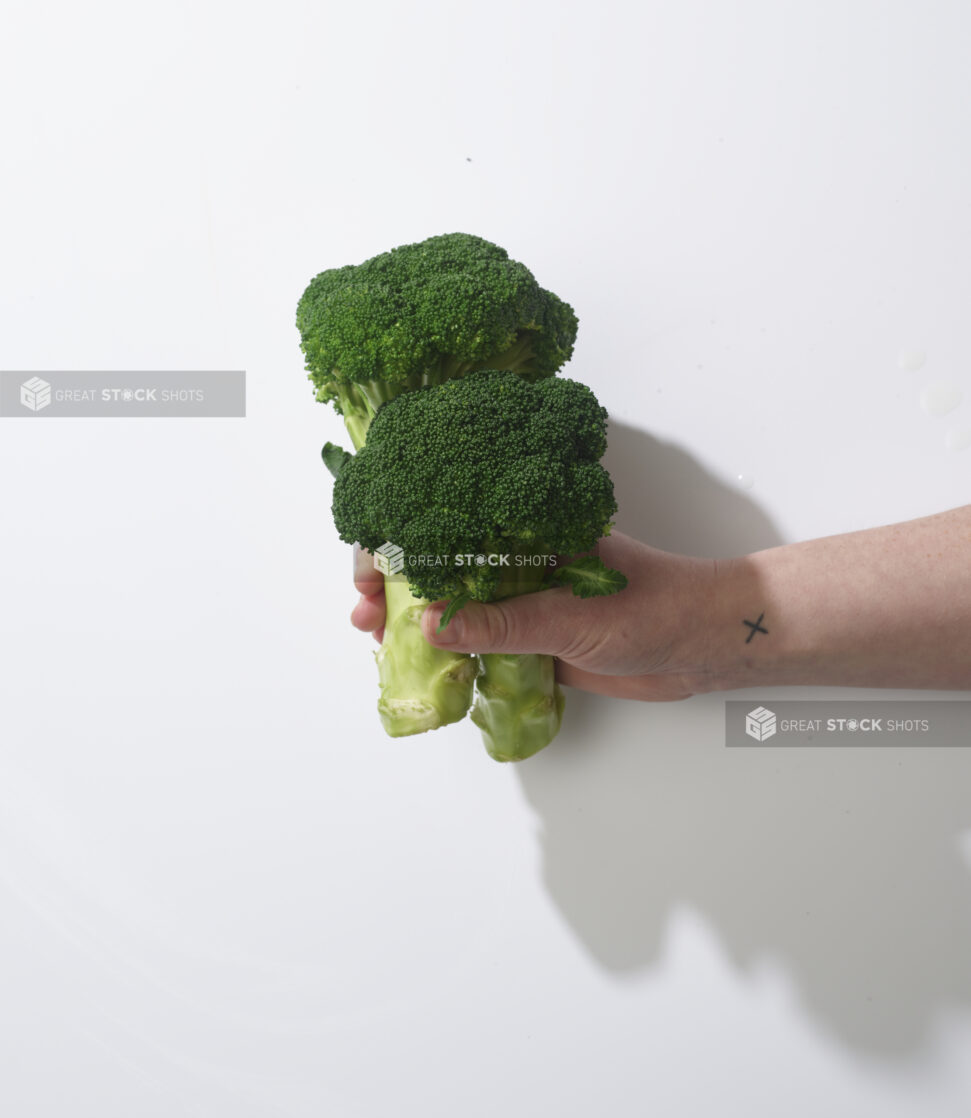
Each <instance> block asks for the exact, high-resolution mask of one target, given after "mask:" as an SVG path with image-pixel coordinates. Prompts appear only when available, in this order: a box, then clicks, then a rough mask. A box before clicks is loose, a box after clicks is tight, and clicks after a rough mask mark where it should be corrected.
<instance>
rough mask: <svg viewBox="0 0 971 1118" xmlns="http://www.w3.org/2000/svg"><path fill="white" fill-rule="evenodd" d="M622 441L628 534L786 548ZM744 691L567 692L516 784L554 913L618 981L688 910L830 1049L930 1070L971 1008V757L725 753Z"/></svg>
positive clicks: (673, 463) (671, 453) (719, 487)
mask: <svg viewBox="0 0 971 1118" xmlns="http://www.w3.org/2000/svg"><path fill="white" fill-rule="evenodd" d="M611 439H612V444H611V451H610V457H609V459H608V466H609V468H610V470H611V472H612V474H613V475H614V478H615V482H616V485H617V490H618V496H619V500H620V503H621V508H622V510H623V514H622V516H621V518H620V520H619V527H621V528H622V529H624V530H625V531H628V532H630V533H631V534H633V535H636V536H638V537H640V538H642V539H646V540H648V541H650V542H651V543H654V544H657V545H659V546H661V547H664V548H667V549H670V550H678V551H684V552H689V553H694V554H701V555H730V554H731V555H733V554H740V553H743V552H746V551H751V550H753V549H757V548H761V547H766V546H771V545H772V544H773V543H777V542H781V541H780V540H779V537H778V534H777V532H776V530H775V529H774V527H773V525H772V523H771V522H770V521H769V519H768V518H767V517H766V516H765V515H764V514H763V513H762V512H761V511H760V510H759V508H758V507H757V505H755V503H754V502H753V501H752V500H751V499H750V498H749V497H748V496H747V495H745V494H743V493H741V492H739V491H734V490H731V489H729V488H727V487H726V486H725V485H723V484H722V483H721V482H720V481H718V480H717V479H715V478H713V477H712V476H710V475H709V474H708V473H707V472H706V471H705V470H704V469H703V468H702V467H701V466H700V465H699V464H698V463H697V462H695V461H694V460H693V459H692V458H691V457H690V456H689V455H687V454H686V453H685V452H683V451H681V450H679V449H677V448H675V447H672V446H667V445H664V444H662V443H660V442H658V441H657V440H655V439H653V438H651V437H650V436H648V435H645V434H643V433H641V432H638V431H635V430H633V429H631V428H626V427H622V426H620V425H617V424H614V425H613V428H612V431H611ZM645 479H649V480H647V481H645ZM784 693H785V695H786V697H810V696H811V697H814V698H826V697H834V698H835V697H838V698H841V699H846V698H848V697H854V696H858V695H869V694H872V692H864V691H856V690H854V691H850V690H844V689H839V688H827V689H821V688H820V689H812V690H811V689H791V688H790V689H786V690H785V692H784ZM740 694H749V695H751V696H753V697H755V696H756V693H755V692H748V693H739V692H735V693H732V694H730V695H726V694H722V695H708V696H700V697H696V698H693V699H690V700H687V701H686V702H683V703H674V704H641V703H633V702H619V701H614V700H608V699H604V698H602V697H599V696H593V695H587V694H583V693H580V692H577V691H573V690H570V691H568V693H567V710H568V715H567V718H566V720H565V723H564V729H563V731H562V733H561V734H560V736H559V738H558V739H557V743H556V745H555V746H554V747H553V748H551V749H549V750H547V751H545V752H544V753H543V754H540V755H539V756H538V757H536V758H534V759H532V760H531V761H530V762H528V763H526V764H523V765H521V766H519V767H518V769H517V772H518V773H519V776H520V779H521V781H522V785H523V789H524V791H525V793H526V795H527V797H528V799H529V801H530V802H531V804H532V806H533V807H534V808H535V810H536V811H537V813H538V815H539V817H540V820H541V824H542V831H541V838H540V841H541V846H542V853H543V866H544V877H545V880H546V884H547V887H548V888H549V890H550V893H551V895H552V898H553V900H554V902H555V903H556V905H557V906H558V908H559V910H560V911H561V912H562V914H563V916H564V918H565V919H566V920H567V921H568V923H569V924H570V926H571V927H572V929H573V930H574V932H575V934H576V935H577V936H578V937H579V939H580V941H581V942H582V944H583V945H584V946H585V948H586V949H587V951H588V952H589V953H590V955H591V956H592V957H593V958H594V959H595V960H596V961H597V962H598V963H599V964H600V965H601V966H602V967H603V968H605V969H606V970H607V971H608V972H613V973H615V974H617V975H619V976H622V975H626V974H632V973H635V972H640V971H647V970H650V969H654V968H658V967H660V966H661V965H662V960H663V955H664V947H665V942H664V941H665V934H666V925H667V922H668V919H669V916H670V914H671V913H672V911H673V910H674V909H675V908H680V907H683V906H685V905H688V906H690V907H693V908H695V909H696V910H697V911H698V912H699V913H700V914H701V915H702V917H703V918H705V919H707V920H708V921H709V922H710V924H711V926H712V928H713V930H714V931H715V933H716V935H717V936H718V937H719V939H720V941H721V943H722V944H723V945H724V948H725V951H726V954H727V955H728V956H729V957H730V958H731V959H732V960H733V961H734V962H735V964H736V965H737V966H738V967H740V968H745V969H746V970H748V971H750V972H751V971H753V970H754V969H755V968H757V967H758V966H759V965H760V963H764V962H766V961H769V960H771V961H773V962H776V963H778V964H781V965H782V966H784V967H785V968H786V969H787V970H788V971H789V973H790V974H791V977H792V981H793V984H794V986H795V988H796V989H797V990H798V992H799V995H800V997H801V998H802V1000H803V1003H804V1005H805V1006H806V1009H807V1011H808V1013H809V1014H810V1015H811V1017H812V1018H813V1019H814V1020H815V1021H816V1023H817V1026H818V1027H821V1028H822V1029H823V1030H824V1031H825V1032H826V1033H827V1034H829V1035H831V1036H834V1037H836V1038H838V1039H840V1040H842V1042H843V1043H845V1044H846V1045H847V1046H849V1047H850V1048H851V1049H854V1050H857V1051H859V1052H860V1053H861V1054H872V1055H874V1056H877V1057H884V1058H890V1059H895V1058H896V1059H899V1058H903V1057H905V1056H908V1055H916V1054H917V1053H918V1052H919V1051H920V1050H922V1049H924V1048H925V1047H926V1046H927V1045H929V1043H930V1041H931V1038H932V1029H933V1025H934V1022H935V1018H936V1017H937V1015H938V1013H939V1012H941V1011H944V1012H946V1011H948V1010H961V1011H967V1010H968V1009H969V1007H971V951H969V950H968V944H969V943H971V880H969V873H968V866H967V864H966V862H965V861H964V860H963V858H962V855H961V851H960V839H961V835H962V832H964V831H966V830H967V829H968V828H969V827H971V753H969V751H968V750H966V749H961V748H955V749H947V748H944V749H940V748H939V749H933V750H928V751H920V750H915V749H907V748H891V747H884V748H869V749H867V748H859V749H852V750H846V749H826V748H820V749H818V750H813V749H805V748H803V749H787V750H782V749H776V750H773V749H752V750H743V749H733V750H728V749H726V748H725V746H724V702H725V699H726V698H738V697H739V695H740ZM772 694H774V695H775V696H776V697H781V696H782V695H783V691H782V690H778V689H777V690H774V691H773V692H772ZM902 694H904V693H901V692H897V693H895V697H900V696H901V695H902ZM906 694H908V695H915V694H916V693H913V692H908V693H906ZM933 695H937V697H943V695H942V694H937V693H925V694H924V695H923V696H922V697H925V698H927V697H933ZM883 697H886V693H883ZM949 697H952V698H953V697H955V696H954V695H953V693H952V694H951V695H950V696H949Z"/></svg>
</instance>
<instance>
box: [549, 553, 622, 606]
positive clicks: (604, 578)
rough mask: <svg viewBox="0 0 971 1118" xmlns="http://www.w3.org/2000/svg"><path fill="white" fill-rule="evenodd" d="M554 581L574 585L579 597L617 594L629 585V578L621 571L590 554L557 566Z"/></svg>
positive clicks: (574, 591) (553, 575)
mask: <svg viewBox="0 0 971 1118" xmlns="http://www.w3.org/2000/svg"><path fill="white" fill-rule="evenodd" d="M552 579H553V581H554V582H558V583H560V584H561V585H568V586H572V587H573V593H574V594H576V595H577V597H579V598H596V597H598V596H599V595H601V594H616V593H617V591H618V590H623V589H624V587H625V586H626V585H627V578H626V576H625V575H622V574H621V573H620V571H615V570H612V569H611V568H610V567H608V566H607V565H606V564H605V563H604V561H603V560H602V559H598V558H597V557H596V556H595V555H588V556H586V557H585V558H583V559H574V560H573V562H572V563H567V564H566V566H563V567H557V568H556V570H555V571H554V572H553V574H552Z"/></svg>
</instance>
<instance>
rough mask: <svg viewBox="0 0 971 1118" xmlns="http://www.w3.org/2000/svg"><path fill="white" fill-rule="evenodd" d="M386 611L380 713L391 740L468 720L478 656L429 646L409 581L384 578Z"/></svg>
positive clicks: (378, 654) (380, 659)
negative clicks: (465, 718) (476, 657)
mask: <svg viewBox="0 0 971 1118" xmlns="http://www.w3.org/2000/svg"><path fill="white" fill-rule="evenodd" d="M384 595H385V603H386V607H387V613H386V618H385V626H384V640H383V641H382V642H381V647H380V648H379V649H378V651H377V652H376V653H375V660H376V661H377V665H378V681H379V684H380V688H381V690H380V698H379V699H378V713H379V714H380V716H381V724H382V726H384V729H385V732H386V733H388V734H389V735H390V736H391V737H393V738H398V737H404V736H405V735H407V734H420V733H424V732H425V731H426V730H436V729H438V727H439V726H445V725H448V723H450V722H458V721H460V720H461V719H462V718H464V717H465V715H466V712H467V711H468V709H469V705H470V704H471V701H472V684H473V682H474V680H475V677H476V674H477V672H478V663H477V662H476V659H475V657H474V656H467V655H460V654H457V653H454V652H448V651H447V650H445V649H442V648H435V647H434V646H433V645H430V644H429V643H428V641H426V640H425V637H424V635H423V633H422V631H421V615H422V614H423V613H424V611H425V606H426V605H427V603H426V602H422V601H420V600H419V599H417V598H416V597H415V596H414V594H412V592H411V588H410V587H409V585H408V581H407V579H404V578H402V577H401V576H399V575H392V576H391V577H390V578H385V581H384Z"/></svg>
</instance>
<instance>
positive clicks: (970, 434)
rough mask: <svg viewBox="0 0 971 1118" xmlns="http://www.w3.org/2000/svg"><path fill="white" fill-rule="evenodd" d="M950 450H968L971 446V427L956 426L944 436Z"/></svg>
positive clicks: (945, 443)
mask: <svg viewBox="0 0 971 1118" xmlns="http://www.w3.org/2000/svg"><path fill="white" fill-rule="evenodd" d="M944 445H945V446H946V447H947V449H948V450H955V451H957V450H967V449H968V447H971V427H956V428H954V429H953V430H951V431H948V433H947V434H946V435H945V436H944Z"/></svg>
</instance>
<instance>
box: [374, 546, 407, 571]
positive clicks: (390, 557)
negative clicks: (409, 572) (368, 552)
mask: <svg viewBox="0 0 971 1118" xmlns="http://www.w3.org/2000/svg"><path fill="white" fill-rule="evenodd" d="M374 565H375V567H377V569H378V570H379V571H380V572H381V573H382V574H384V575H396V574H398V573H399V572H400V571H403V570H404V566H405V550H404V548H403V547H398V545H397V544H394V543H391V542H390V541H389V542H388V543H383V544H382V545H381V546H380V547H379V548H378V549H377V550H376V551H375V553H374Z"/></svg>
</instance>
